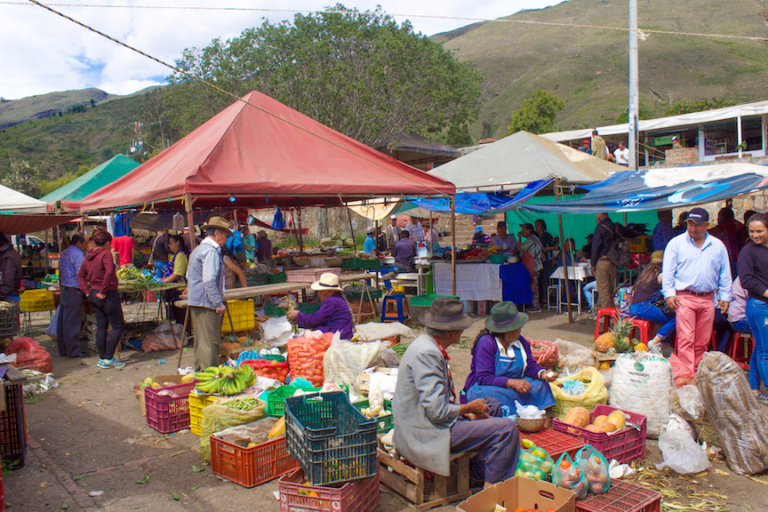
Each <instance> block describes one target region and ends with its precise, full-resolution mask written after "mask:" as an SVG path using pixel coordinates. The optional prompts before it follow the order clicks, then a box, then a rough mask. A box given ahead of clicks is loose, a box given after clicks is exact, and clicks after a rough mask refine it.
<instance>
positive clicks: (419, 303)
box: [408, 293, 458, 308]
mask: <svg viewBox="0 0 768 512" xmlns="http://www.w3.org/2000/svg"><path fill="white" fill-rule="evenodd" d="M438 297H453V298H454V299H458V297H455V296H453V295H435V294H432V293H430V294H427V295H416V296H415V297H411V298H409V299H408V305H409V306H412V307H415V308H429V307H432V301H433V300H435V299H436V298H438Z"/></svg>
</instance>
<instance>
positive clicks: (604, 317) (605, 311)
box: [595, 308, 619, 339]
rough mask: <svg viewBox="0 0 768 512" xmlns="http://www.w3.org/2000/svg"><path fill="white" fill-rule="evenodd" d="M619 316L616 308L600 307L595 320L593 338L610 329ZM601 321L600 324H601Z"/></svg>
mask: <svg viewBox="0 0 768 512" xmlns="http://www.w3.org/2000/svg"><path fill="white" fill-rule="evenodd" d="M618 318H619V310H618V309H616V308H600V310H599V311H598V312H597V320H595V339H597V338H599V337H600V335H601V334H603V333H604V332H608V331H609V330H610V329H611V325H613V322H615V321H616V320H617V319H618ZM601 322H602V325H601Z"/></svg>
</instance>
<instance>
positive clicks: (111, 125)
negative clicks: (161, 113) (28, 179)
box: [0, 95, 144, 178]
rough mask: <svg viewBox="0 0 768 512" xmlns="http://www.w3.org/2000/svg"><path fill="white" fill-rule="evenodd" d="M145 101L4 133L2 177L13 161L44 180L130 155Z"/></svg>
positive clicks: (116, 103)
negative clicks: (135, 125) (27, 165)
mask: <svg viewBox="0 0 768 512" xmlns="http://www.w3.org/2000/svg"><path fill="white" fill-rule="evenodd" d="M143 101H144V97H143V95H135V96H130V97H125V98H120V99H114V100H111V101H106V102H104V103H101V104H97V105H96V107H95V108H88V109H87V110H86V111H85V112H77V113H70V114H63V115H62V116H61V117H59V116H56V117H51V118H47V119H40V120H36V121H30V122H26V123H22V124H17V125H15V126H11V127H10V128H4V129H2V130H0V178H1V177H2V176H3V174H4V173H5V172H7V170H8V169H9V167H10V162H11V160H12V159H17V160H26V161H28V162H29V163H30V164H31V165H32V167H33V168H36V169H37V170H38V171H39V172H40V174H41V177H43V178H46V177H47V178H57V177H59V176H62V175H64V174H67V173H74V172H75V171H77V168H78V167H79V166H80V165H89V166H95V165H97V164H99V163H101V162H103V161H104V160H107V159H108V158H111V157H112V156H114V155H116V154H120V153H125V152H126V151H128V149H129V148H130V147H131V144H132V142H133V122H134V121H137V120H139V115H140V114H139V113H140V111H141V108H142V104H143Z"/></svg>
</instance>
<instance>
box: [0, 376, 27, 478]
mask: <svg viewBox="0 0 768 512" xmlns="http://www.w3.org/2000/svg"><path fill="white" fill-rule="evenodd" d="M0 455H2V458H3V460H7V461H10V462H13V461H16V465H15V466H14V468H13V469H19V468H22V467H24V460H25V458H26V455H27V436H26V425H25V418H24V390H23V389H22V385H21V384H9V383H8V382H6V383H5V411H4V412H0Z"/></svg>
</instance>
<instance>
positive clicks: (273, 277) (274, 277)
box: [269, 272, 288, 284]
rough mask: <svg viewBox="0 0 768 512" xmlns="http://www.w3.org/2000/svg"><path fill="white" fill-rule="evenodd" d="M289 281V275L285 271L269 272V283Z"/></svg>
mask: <svg viewBox="0 0 768 512" xmlns="http://www.w3.org/2000/svg"><path fill="white" fill-rule="evenodd" d="M287 282H288V276H287V275H286V273H285V272H280V273H278V274H269V284H279V283H287Z"/></svg>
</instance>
